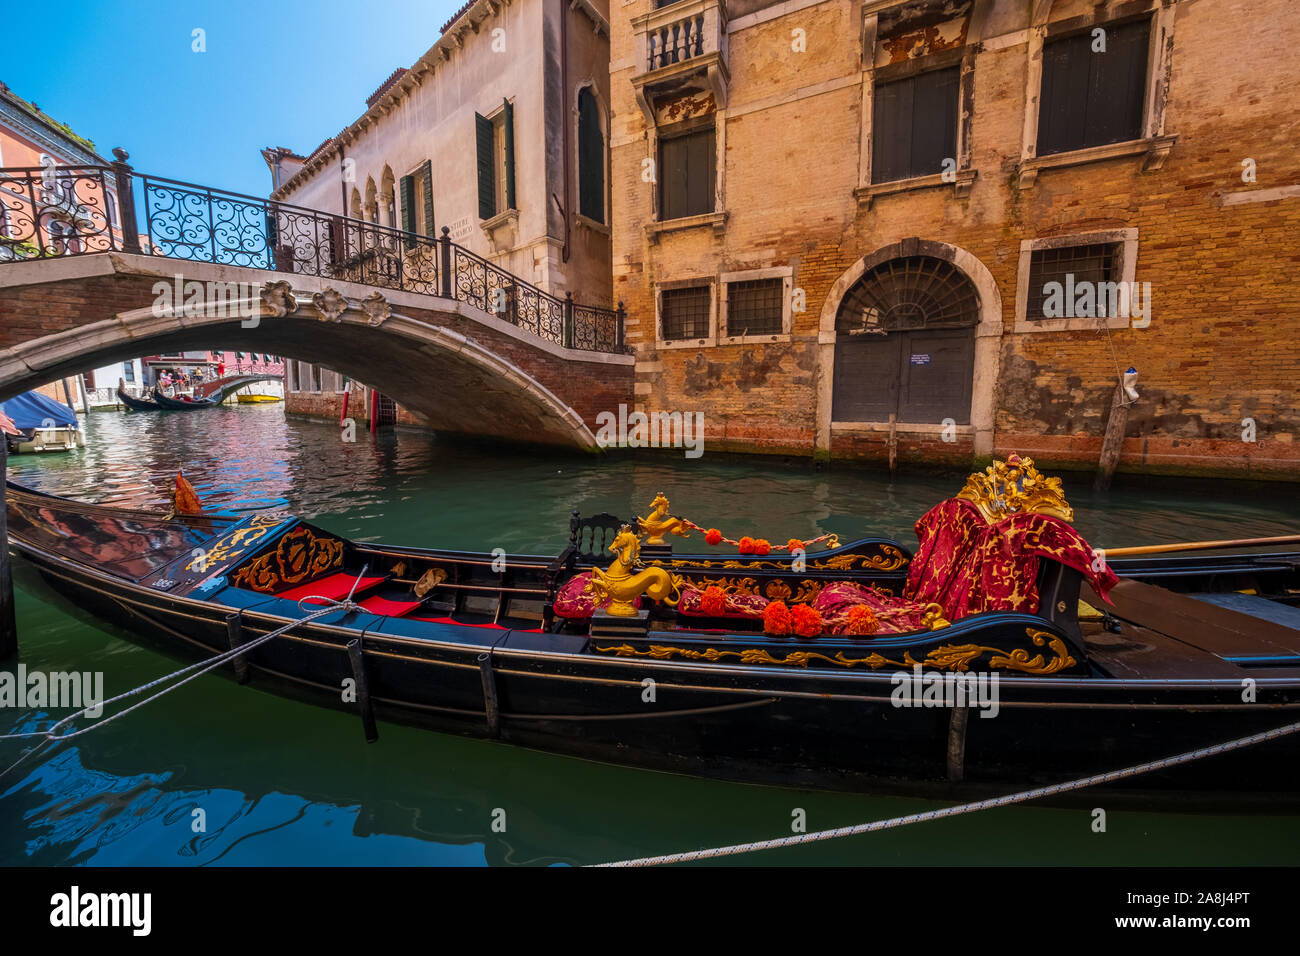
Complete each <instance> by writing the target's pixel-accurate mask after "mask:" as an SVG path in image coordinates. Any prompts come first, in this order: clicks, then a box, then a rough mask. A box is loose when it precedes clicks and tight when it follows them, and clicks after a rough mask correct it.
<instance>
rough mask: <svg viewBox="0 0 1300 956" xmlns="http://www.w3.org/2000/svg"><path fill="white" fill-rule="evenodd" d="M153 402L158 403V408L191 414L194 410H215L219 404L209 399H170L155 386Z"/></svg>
mask: <svg viewBox="0 0 1300 956" xmlns="http://www.w3.org/2000/svg"><path fill="white" fill-rule="evenodd" d="M153 400H154V401H155V402H157V403H158V407H159V408H162V409H164V410H167V411H180V412H192V411H194V410H195V409H196V408H215V407H216V406H217V405H220V404H221V403H220V402H219V401H216V400H214V399H211V398H190V397H189V396H188V395H185V396H181V397H179V398H172V397H170V396H168V395H164V394H163V393H162V392H161V391H160V390H159V389H158V387H157V386H156V385H155V386H154V390H153Z"/></svg>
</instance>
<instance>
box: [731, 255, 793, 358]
mask: <svg viewBox="0 0 1300 956" xmlns="http://www.w3.org/2000/svg"><path fill="white" fill-rule="evenodd" d="M753 279H780V280H782V281H781V331H780V332H766V333H760V334H758V335H727V334H726V329H727V311H728V304H729V296H728V295H727V284H728V283H730V282H747V281H750V280H753ZM793 293H794V267H793V266H771V267H768V268H766V269H746V270H743V271H740V272H723V273H721V274H720V275H719V276H718V286H717V293H716V298H717V307H716V312H717V326H716V331H717V337H716V341H717V343H718V344H719V345H763V344H767V343H775V342H790V341H792V326H793V322H794V310H793V309H792V308H791V301H790V299H791V296H792V295H793Z"/></svg>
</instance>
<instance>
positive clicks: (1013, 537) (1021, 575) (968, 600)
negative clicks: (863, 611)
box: [903, 498, 1118, 621]
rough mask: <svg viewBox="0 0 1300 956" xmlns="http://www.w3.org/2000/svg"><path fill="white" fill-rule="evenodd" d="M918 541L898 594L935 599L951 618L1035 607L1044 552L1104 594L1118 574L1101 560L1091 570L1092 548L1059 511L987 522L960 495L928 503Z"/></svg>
mask: <svg viewBox="0 0 1300 956" xmlns="http://www.w3.org/2000/svg"><path fill="white" fill-rule="evenodd" d="M916 537H917V541H918V542H919V547H918V550H917V553H916V557H915V558H913V559H912V566H911V569H910V570H909V571H908V576H907V587H906V588H904V590H903V597H904V598H906V599H907V600H910V601H915V602H919V603H928V602H930V601H933V602H935V603H937V604H939V605H940V606H942V607H943V611H944V617H946V618H947V619H948V620H950V621H955V620H957V619H959V618H963V617H966V616H967V615H970V614H978V613H980V612H981V611H1023V612H1025V613H1028V614H1034V613H1037V611H1038V570H1039V566H1040V563H1041V560H1042V559H1043V558H1049V559H1051V560H1054V561H1058V562H1060V563H1061V564H1064V565H1065V566H1066V567H1070V568H1074V569H1075V570H1076V571H1079V572H1080V573H1081V574H1083V576H1084V578H1085V579H1086V580H1087V581H1088V582H1089V583H1090V584H1091V585H1092V586H1093V589H1094V590H1096V592H1097V593H1098V594H1099V595H1100V596H1101V597H1102V599H1103V600H1108V598H1107V592H1109V591H1110V589H1111V588H1112V587H1114V586H1115V583H1116V581H1117V580H1118V579H1117V578H1116V576H1115V572H1113V571H1112V570H1110V568H1109V567H1106V568H1105V569H1104V570H1102V571H1100V572H1098V571H1094V570H1093V567H1092V565H1093V552H1092V548H1090V547H1089V546H1088V542H1087V541H1085V540H1084V539H1083V536H1082V535H1080V534H1079V532H1077V531H1075V530H1074V528H1072V527H1071V526H1070V525H1069V524H1067V523H1066V522H1064V521H1062V520H1061V519H1060V518H1056V517H1053V516H1051V515H1044V514H1013V515H1008V516H1007V517H1006V518H1002V519H1001V520H999V521H996V522H994V523H992V524H989V523H987V522H986V521H985V520H984V517H983V515H981V514H980V512H979V509H978V508H976V507H975V505H974V504H973V503H971V502H969V501H966V500H965V499H962V498H952V499H949V500H948V501H945V502H942V503H941V504H939V505H936V506H935V507H934V508H931V509H930V510H929V511H928V512H926V514H925V515H924V516H923V517H922V518H921V520H920V521H918V522H917V523H916Z"/></svg>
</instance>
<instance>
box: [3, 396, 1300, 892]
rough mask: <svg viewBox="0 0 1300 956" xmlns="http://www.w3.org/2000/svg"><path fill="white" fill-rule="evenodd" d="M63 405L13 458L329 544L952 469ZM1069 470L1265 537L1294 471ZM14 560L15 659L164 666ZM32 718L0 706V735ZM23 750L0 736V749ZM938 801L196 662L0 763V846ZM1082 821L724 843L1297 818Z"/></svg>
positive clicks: (1036, 820)
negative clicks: (630, 749) (712, 774)
mask: <svg viewBox="0 0 1300 956" xmlns="http://www.w3.org/2000/svg"><path fill="white" fill-rule="evenodd" d="M87 426H88V427H87V432H88V435H87V443H86V447H85V449H83V450H81V451H78V452H74V453H67V454H45V455H23V456H16V457H13V458H11V459H10V462H9V471H10V476H11V477H12V478H13V479H15V480H17V481H19V482H23V483H26V484H29V485H32V486H34V487H36V488H39V489H40V490H43V491H48V492H52V493H56V494H61V495H68V496H74V497H79V498H82V499H86V500H92V501H99V502H113V503H120V504H127V505H133V506H144V507H159V506H161V505H162V504H163V502H164V501H165V498H166V489H167V487H168V483H169V481H170V480H171V477H172V475H174V474H175V472H176V470H177V469H178V468H182V467H183V468H184V470H185V474H186V475H187V477H189V479H190V480H191V482H193V484H194V485H195V487H196V488H197V489H198V491H199V493H200V494H201V496H202V497H203V499H204V501H205V503H206V504H207V506H208V507H209V508H216V509H224V510H229V511H232V512H245V511H249V510H255V509H261V508H272V507H273V508H284V509H288V510H291V511H294V512H295V513H298V514H300V515H302V516H304V517H307V518H310V519H312V520H314V521H317V522H318V523H320V524H321V525H323V526H324V527H326V528H328V529H330V530H332V531H335V532H338V533H340V534H343V535H347V536H350V537H354V538H361V539H364V540H385V541H389V542H392V543H400V544H410V545H422V546H436V547H451V548H466V549H473V550H484V551H486V550H491V549H492V548H497V547H500V548H504V549H505V550H506V551H509V552H532V553H554V552H556V551H557V550H559V549H560V548H561V547H562V546H563V544H564V542H565V540H566V538H567V528H568V515H569V512H570V511H571V510H572V509H573V508H580V509H581V510H582V511H583V512H584V513H595V512H598V511H610V512H613V513H614V514H618V515H621V516H629V515H631V514H632V513H633V512H634V511H635V512H640V513H644V512H645V509H646V506H647V505H648V502H649V501H650V499H651V498H652V497H653V496H654V495H655V494H656V493H657V492H660V491H663V492H665V493H666V494H668V495H669V497H670V498H671V500H672V504H673V510H674V512H676V513H678V514H684V515H686V516H688V517H690V518H691V519H692V520H694V521H695V522H697V523H699V524H701V525H704V526H706V527H717V528H720V529H721V530H722V531H723V532H724V533H725V534H727V535H728V536H730V537H733V538H738V537H740V536H741V535H744V534H752V535H756V536H762V537H766V538H768V539H770V540H773V541H784V540H786V539H787V538H789V537H798V538H805V539H806V538H813V537H816V536H817V535H819V534H823V533H825V532H828V531H833V532H836V533H838V534H839V535H840V536H841V538H842V539H844V540H848V539H851V538H854V537H858V536H861V535H867V534H881V535H888V536H892V537H896V538H899V539H900V540H902V541H904V542H906V543H909V544H911V543H912V542H914V541H915V538H914V535H913V534H912V531H911V525H912V523H913V522H914V521H915V520H916V518H917V517H919V516H920V515H921V514H922V513H923V512H924V511H925V510H926V509H927V508H928V507H930V505H932V504H934V503H935V502H936V501H938V500H940V499H942V498H944V497H949V496H951V495H952V494H953V493H954V492H955V491H956V490H957V489H958V488H959V487H960V485H961V480H962V479H961V476H960V475H932V476H926V477H924V478H920V477H910V476H909V477H906V478H900V479H899V480H897V481H894V482H891V481H890V480H889V478H888V476H887V475H883V474H879V473H875V472H871V471H864V470H859V469H853V468H847V467H836V468H833V469H829V470H814V469H812V468H811V467H808V466H806V465H803V464H796V465H790V464H785V463H780V462H771V463H768V462H764V461H753V460H745V461H738V460H735V459H724V458H719V457H714V456H710V455H708V454H705V455H704V457H702V458H700V459H695V460H688V459H686V458H685V457H684V456H683V457H678V456H677V454H676V453H673V452H663V453H661V454H659V455H657V456H656V457H654V458H605V459H602V460H596V459H588V458H583V457H572V456H567V455H562V454H549V453H545V454H543V453H536V452H533V453H526V454H525V453H518V452H503V451H499V450H484V449H481V448H477V449H476V448H466V447H464V446H452V445H448V444H446V443H442V442H440V441H438V440H437V439H435V438H434V437H432V436H429V435H427V434H424V433H422V432H416V431H395V432H391V431H390V432H387V433H384V434H381V435H379V436H378V437H376V438H372V437H371V436H369V435H368V434H366V433H365V432H364V431H363V432H360V433H359V434H358V436H357V441H356V442H355V443H350V444H349V443H344V442H342V441H340V438H339V430H338V429H337V428H336V427H335V426H333V425H329V424H321V423H314V422H307V421H302V420H298V419H288V420H286V418H285V415H284V411H283V407H282V406H280V405H269V406H268V405H261V406H257V405H253V406H239V407H223V408H219V409H214V410H211V411H205V412H196V413H193V414H152V415H151V414H147V413H146V414H124V413H115V412H96V413H93V414H91V415H90V416H89V419H88V422H87ZM1066 490H1067V496H1068V497H1069V499H1070V501H1071V503H1072V504H1073V505H1074V506H1075V509H1076V515H1077V518H1076V524H1077V526H1078V527H1079V529H1080V530H1081V531H1082V532H1083V534H1084V535H1085V536H1086V537H1087V538H1088V539H1089V541H1090V542H1091V543H1093V544H1094V545H1102V546H1109V547H1117V546H1122V545H1131V544H1147V543H1158V542H1165V541H1174V540H1186V539H1189V538H1219V537H1223V538H1230V537H1247V536H1256V535H1259V536H1265V535H1273V534H1281V533H1283V532H1285V531H1294V530H1295V527H1296V525H1297V523H1298V521H1300V513H1298V509H1297V505H1296V493H1295V488H1294V487H1289V488H1286V487H1281V486H1276V487H1270V486H1253V487H1243V486H1242V485H1241V484H1240V483H1226V482H1225V483H1223V484H1218V485H1216V484H1201V485H1182V484H1178V483H1174V482H1171V481H1159V482H1152V481H1147V482H1142V483H1130V484H1128V485H1125V484H1124V483H1121V485H1120V486H1119V487H1117V488H1116V489H1115V490H1113V491H1112V492H1111V493H1110V494H1108V495H1105V496H1094V495H1093V494H1092V493H1091V492H1090V491H1089V490H1088V479H1087V476H1066ZM700 544H701V548H700V549H701V550H706V549H705V548H704V547H703V544H702V542H701V543H700ZM15 574H16V577H17V582H18V591H17V614H18V626H19V632H20V647H21V660H22V662H23V663H24V664H25V665H26V666H27V668H28V669H29V670H32V669H41V670H46V671H68V670H78V671H102V672H103V673H104V681H105V687H104V691H105V695H106V696H111V695H113V694H116V693H120V692H122V691H123V690H126V689H128V688H130V687H134V686H136V685H138V684H142V683H144V682H146V681H148V680H151V679H153V678H155V677H158V676H160V675H162V674H165V673H168V672H170V671H171V670H174V669H175V668H176V666H177V665H176V663H175V661H174V660H172V659H171V658H168V657H166V656H165V655H163V654H161V653H159V652H157V651H154V650H147V649H143V648H140V647H137V646H135V645H133V644H131V643H129V642H127V641H125V640H123V638H122V636H121V635H120V633H118V632H115V631H113V630H112V629H110V628H108V627H107V626H105V625H101V624H98V623H95V622H94V621H91V620H87V619H85V618H83V617H82V616H80V615H79V614H78V612H77V611H76V609H75V608H74V607H72V606H70V605H69V604H68V603H67V602H65V601H63V600H62V599H60V598H58V597H57V596H55V595H53V594H52V593H51V592H49V591H48V590H47V589H45V588H44V586H43V585H42V584H41V583H40V581H39V579H38V578H36V577H35V575H34V574H33V573H32V572H31V569H30V568H29V567H27V566H26V565H25V564H24V563H23V562H22V561H21V560H18V561H16V562H15ZM63 713H64V712H58V713H57V714H53V716H62V715H63ZM49 716H52V714H47V713H38V712H31V711H18V710H15V709H3V710H0V733H10V732H15V731H17V730H20V729H32V728H33V727H34V726H37V725H40V724H39V721H41V720H44V719H46V718H48V717H49ZM1063 730H1065V731H1066V732H1069V730H1070V729H1069V728H1063ZM1079 732H1084V730H1083V729H1082V728H1079ZM21 753H22V748H21V747H19V746H18V745H17V744H16V743H15V742H13V741H0V769H3V768H4V767H8V766H9V765H10V764H12V763H13V761H14V760H16V759H17V758H18V757H19V756H20V755H21ZM936 806H939V804H935V803H931V802H927V801H922V800H914V799H902V798H896V797H877V796H868V795H851V794H833V793H816V792H807V791H795V790H782V789H776V788H766V787H752V786H745V785H741V784H729V783H718V782H713V781H707V780H698V779H692V778H686V777H680V776H675V775H671V774H661V773H652V772H647V771H639V770H631V769H627V768H620V767H613V766H607V765H603V764H596V763H590V762H587V761H582V760H576V759H571V758H565V757H556V756H551V755H547V754H541V753H535V752H532V751H528V750H523V749H519V748H516V747H512V746H509V745H505V744H501V743H495V742H486V741H477V740H467V739H462V738H458V737H453V736H444V735H440V734H434V733H430V732H427V731H420V730H413V729H408V728H404V727H398V726H394V725H388V724H381V726H380V739H379V742H378V743H376V744H373V745H367V744H366V743H365V742H364V739H363V735H362V730H361V726H360V721H359V720H357V719H356V718H355V717H353V716H349V715H346V714H343V713H336V712H334V711H331V710H328V709H324V708H320V707H316V706H312V705H309V704H304V703H298V702H295V701H289V700H284V699H281V698H279V697H276V696H273V695H271V694H269V693H266V692H264V691H262V690H259V689H258V687H257V685H256V681H254V682H253V684H251V685H249V686H246V687H241V686H239V685H237V684H236V683H235V682H234V681H233V680H232V679H230V678H229V677H227V676H216V675H210V676H205V677H203V678H200V679H198V680H197V681H195V682H193V683H191V684H189V685H187V686H186V687H185V688H183V689H182V690H180V691H178V692H176V693H173V694H170V695H168V696H166V697H164V698H162V699H161V700H160V701H158V702H156V703H154V704H151V705H149V706H148V707H146V708H145V709H143V710H141V711H139V712H136V713H134V714H132V715H130V716H128V717H125V718H124V719H122V720H120V721H116V722H114V723H112V724H109V725H106V726H105V727H104V729H103V730H102V731H96V732H93V733H91V734H87V735H85V736H83V737H81V738H79V739H77V740H76V741H74V742H70V743H66V744H63V745H61V746H60V747H58V748H57V749H52V750H47V751H44V752H42V753H41V754H39V755H38V756H37V757H36V758H34V759H32V760H29V761H27V762H26V763H24V764H22V765H21V766H20V767H19V768H18V769H16V770H14V771H13V772H12V773H10V774H9V775H8V776H6V777H3V778H0V864H4V865H14V864H47V865H48V864H90V865H114V864H118V865H164V866H165V865H177V866H206V865H218V866H221V865H264V864H272V865H275V864H301V865H323V864H371V865H375V864H409V865H431V864H432V865H436V864H463V865H483V864H491V865H502V866H524V865H545V864H581V863H595V862H600V861H605V860H617V859H622V858H627V857H634V856H642V855H649V854H657V853H666V852H671V851H674V850H683V849H693V848H701V847H707V846H716V845H722V844H729V843H735V842H745V841H751V840H759V839H765V838H770V837H777V836H782V835H786V834H789V833H790V832H792V821H793V820H795V819H796V817H798V816H800V815H801V816H802V817H803V818H804V819H806V827H807V829H808V830H819V829H824V828H828V827H835V826H843V825H849V824H855V823H860V822H864V821H868V820H874V819H879V818H884V817H889V816H895V815H899V814H902V813H909V812H914V811H917V810H922V809H928V808H931V807H936ZM1101 806H1102V808H1103V809H1107V808H1106V807H1105V805H1104V803H1103V804H1101ZM1094 819H1095V817H1094V814H1093V812H1092V808H1090V807H1089V808H1079V809H1059V808H1043V807H1034V806H1027V807H1015V808H1007V809H1003V810H996V811H988V812H984V813H980V814H974V815H965V816H961V817H957V818H954V819H951V820H946V821H940V822H935V823H925V824H919V825H914V826H910V827H905V828H902V829H898V830H892V831H888V832H883V833H878V834H872V835H866V836H861V837H853V838H848V839H840V840H834V841H827V842H822V843H816V844H811V845H808V846H804V847H797V848H791V849H786V850H779V851H768V852H765V853H762V854H755V855H751V856H747V857H741V858H737V859H736V860H733V861H731V862H748V863H765V864H789V865H801V864H861V865H879V864H885V865H898V864H902V865H918V864H932V863H949V864H978V863H983V864H990V863H991V864H1053V863H1055V864H1081V865H1106V864H1120V865H1174V866H1181V865H1195V864H1206V865H1210V864H1221V865H1231V864H1295V863H1298V862H1300V816H1291V815H1284V814H1276V815H1275V814H1270V813H1268V812H1267V811H1264V812H1260V811H1256V812H1252V813H1249V814H1241V815H1223V814H1216V815H1207V814H1195V813H1175V812H1159V813H1157V812H1145V811H1137V810H1130V809H1122V808H1109V809H1108V811H1107V816H1106V828H1105V831H1104V832H1096V831H1095V830H1094ZM200 824H201V826H200Z"/></svg>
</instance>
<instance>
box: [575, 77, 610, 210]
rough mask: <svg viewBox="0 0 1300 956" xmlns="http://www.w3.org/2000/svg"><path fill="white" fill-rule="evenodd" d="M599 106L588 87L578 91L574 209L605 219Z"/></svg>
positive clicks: (603, 154)
mask: <svg viewBox="0 0 1300 956" xmlns="http://www.w3.org/2000/svg"><path fill="white" fill-rule="evenodd" d="M600 127H601V123H600V106H599V104H598V103H597V102H596V96H595V94H593V93H592V91H591V87H590V86H584V87H583V88H582V89H581V90H580V91H579V92H578V211H579V212H580V213H582V215H584V216H586V217H587V218H588V219H592V220H595V221H596V222H601V223H603V222H604V221H605V135H604V133H602V132H601V129H600Z"/></svg>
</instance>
